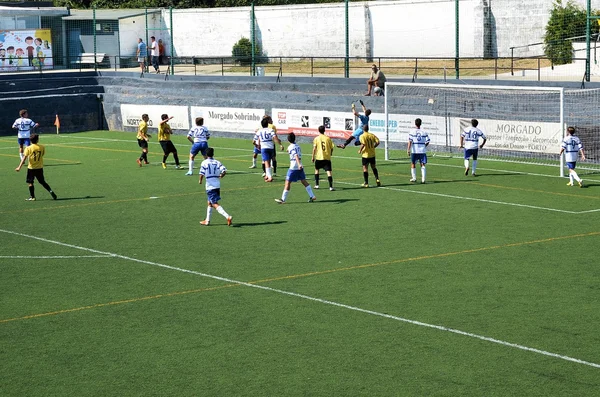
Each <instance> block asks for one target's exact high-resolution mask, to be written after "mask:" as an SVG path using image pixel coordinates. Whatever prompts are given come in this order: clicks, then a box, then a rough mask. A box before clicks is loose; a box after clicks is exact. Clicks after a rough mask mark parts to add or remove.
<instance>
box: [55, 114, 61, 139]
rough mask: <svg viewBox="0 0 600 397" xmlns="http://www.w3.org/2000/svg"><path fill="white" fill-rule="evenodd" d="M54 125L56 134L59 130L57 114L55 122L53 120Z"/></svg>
mask: <svg viewBox="0 0 600 397" xmlns="http://www.w3.org/2000/svg"><path fill="white" fill-rule="evenodd" d="M54 125H55V126H56V133H57V134H58V130H59V129H60V120H59V119H58V114H57V115H56V120H54Z"/></svg>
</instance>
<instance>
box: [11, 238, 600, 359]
mask: <svg viewBox="0 0 600 397" xmlns="http://www.w3.org/2000/svg"><path fill="white" fill-rule="evenodd" d="M0 232H2V233H6V234H12V235H15V236H20V237H27V238H30V239H33V240H38V241H43V242H46V243H51V244H55V245H59V246H63V247H70V248H76V249H79V250H82V251H87V252H93V253H96V254H101V255H108V256H111V257H115V258H120V259H124V260H129V261H132V262H137V263H143V264H147V265H151V266H156V267H161V268H164V269H169V270H175V271H179V272H183V273H188V274H194V275H197V276H201V277H205V278H210V279H213V280H219V281H223V282H226V283H230V284H237V285H241V286H245V287H249V288H256V289H260V290H263V291H268V292H274V293H277V294H282V295H287V296H291V297H295V298H300V299H304V300H308V301H311V302H317V303H321V304H325V305H329V306H335V307H339V308H343V309H347V310H351V311H355V312H359V313H364V314H369V315H372V316H377V317H382V318H386V319H390V320H394V321H399V322H403V323H407V324H412V325H416V326H420V327H425V328H430V329H435V330H438V331H444V332H449V333H453V334H456V335H461V336H466V337H469V338H473V339H478V340H481V341H485V342H490V343H494V344H497V345H502V346H506V347H511V348H514V349H518V350H522V351H527V352H531V353H536V354H540V355H543V356H546V357H552V358H557V359H560V360H564V361H569V362H573V363H576V364H581V365H585V366H588V367H593V368H599V369H600V364H598V363H593V362H590V361H584V360H580V359H578V358H574V357H570V356H565V355H562V354H557V353H552V352H549V351H545V350H540V349H536V348H532V347H528V346H524V345H520V344H517V343H511V342H506V341H503V340H500V339H495V338H490V337H487V336H483V335H478V334H474V333H470V332H465V331H461V330H459V329H454V328H449V327H444V326H442V325H435V324H429V323H424V322H421V321H416V320H411V319H408V318H404V317H399V316H394V315H391V314H385V313H380V312H376V311H373V310H368V309H363V308H360V307H357V306H351V305H346V304H343V303H339V302H334V301H330V300H325V299H320V298H315V297H312V296H309V295H304V294H298V293H295V292H291V291H285V290H281V289H277V288H271V287H267V286H264V285H258V284H252V283H248V282H244V281H239V280H234V279H230V278H226V277H220V276H215V275H211V274H207V273H202V272H197V271H193V270H189V269H183V268H179V267H175V266H169V265H165V264H162V263H158V262H152V261H146V260H143V259H137V258H131V257H128V256H124V255H119V254H115V253H110V252H104V251H99V250H95V249H92V248H86V247H81V246H77V245H73V244H68V243H63V242H60V241H55V240H49V239H46V238H43V237H37V236H32V235H29V234H24V233H18V232H14V231H11V230H4V229H0Z"/></svg>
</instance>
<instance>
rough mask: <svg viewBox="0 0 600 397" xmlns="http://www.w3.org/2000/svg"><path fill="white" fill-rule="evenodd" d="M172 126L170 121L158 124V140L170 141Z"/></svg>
mask: <svg viewBox="0 0 600 397" xmlns="http://www.w3.org/2000/svg"><path fill="white" fill-rule="evenodd" d="M172 133H173V131H171V126H170V125H169V123H162V124H159V125H158V140H159V141H170V140H171V134H172Z"/></svg>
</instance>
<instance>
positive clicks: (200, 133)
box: [186, 117, 210, 176]
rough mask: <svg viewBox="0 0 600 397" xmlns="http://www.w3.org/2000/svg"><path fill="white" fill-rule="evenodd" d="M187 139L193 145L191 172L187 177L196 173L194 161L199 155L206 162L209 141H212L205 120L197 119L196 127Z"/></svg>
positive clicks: (191, 150)
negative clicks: (199, 154)
mask: <svg viewBox="0 0 600 397" xmlns="http://www.w3.org/2000/svg"><path fill="white" fill-rule="evenodd" d="M187 139H188V141H190V142H191V143H192V148H191V149H190V161H189V170H188V172H187V173H186V175H188V176H189V175H192V174H193V173H194V172H193V170H194V159H195V158H196V155H197V154H198V153H201V154H202V157H204V159H205V160H206V157H207V156H206V150H207V149H208V140H209V139H210V132H208V128H206V127H205V126H204V118H203V117H196V126H195V127H194V128H192V129H191V130H190V132H188V134H187Z"/></svg>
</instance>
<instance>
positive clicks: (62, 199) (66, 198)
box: [56, 196, 104, 201]
mask: <svg viewBox="0 0 600 397" xmlns="http://www.w3.org/2000/svg"><path fill="white" fill-rule="evenodd" d="M102 198H104V196H84V197H59V198H57V199H56V201H69V200H90V199H102Z"/></svg>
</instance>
